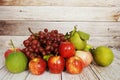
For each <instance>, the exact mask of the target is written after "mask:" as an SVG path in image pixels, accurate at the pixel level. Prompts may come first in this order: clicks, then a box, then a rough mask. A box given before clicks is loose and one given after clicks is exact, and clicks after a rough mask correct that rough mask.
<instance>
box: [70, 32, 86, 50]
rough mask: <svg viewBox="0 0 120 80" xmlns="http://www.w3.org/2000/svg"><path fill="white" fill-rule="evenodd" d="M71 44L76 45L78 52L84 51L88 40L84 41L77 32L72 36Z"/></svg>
mask: <svg viewBox="0 0 120 80" xmlns="http://www.w3.org/2000/svg"><path fill="white" fill-rule="evenodd" d="M70 42H71V43H73V44H74V46H75V48H76V49H77V50H83V49H84V48H85V47H86V40H82V39H81V38H80V36H79V34H78V32H77V31H75V32H74V33H72V35H71V36H70Z"/></svg>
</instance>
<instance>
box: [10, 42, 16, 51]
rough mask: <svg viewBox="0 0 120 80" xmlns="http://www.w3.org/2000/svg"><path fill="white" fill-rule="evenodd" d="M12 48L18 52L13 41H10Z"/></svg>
mask: <svg viewBox="0 0 120 80" xmlns="http://www.w3.org/2000/svg"><path fill="white" fill-rule="evenodd" d="M10 43H11V46H12V47H13V49H14V51H15V52H16V49H15V45H14V43H13V41H12V40H10Z"/></svg>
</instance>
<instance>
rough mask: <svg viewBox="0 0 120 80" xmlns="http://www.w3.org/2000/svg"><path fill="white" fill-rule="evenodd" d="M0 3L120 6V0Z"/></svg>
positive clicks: (12, 0) (8, 1) (14, 0)
mask: <svg viewBox="0 0 120 80" xmlns="http://www.w3.org/2000/svg"><path fill="white" fill-rule="evenodd" d="M0 5H39V6H120V0H87V1H85V0H1V1H0Z"/></svg>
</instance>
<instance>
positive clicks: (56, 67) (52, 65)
mask: <svg viewBox="0 0 120 80" xmlns="http://www.w3.org/2000/svg"><path fill="white" fill-rule="evenodd" d="M64 67H65V60H64V58H63V57H61V56H51V57H50V58H49V59H48V68H49V71H50V72H51V73H55V74H58V73H61V72H62V71H63V70H64Z"/></svg>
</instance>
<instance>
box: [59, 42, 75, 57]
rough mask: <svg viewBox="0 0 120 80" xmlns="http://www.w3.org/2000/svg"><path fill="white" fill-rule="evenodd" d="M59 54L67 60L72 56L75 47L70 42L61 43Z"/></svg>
mask: <svg viewBox="0 0 120 80" xmlns="http://www.w3.org/2000/svg"><path fill="white" fill-rule="evenodd" d="M59 54H60V55H61V56H62V57H64V58H69V57H72V56H74V54H75V47H74V45H73V44H72V43H71V42H68V41H66V42H62V43H61V44H60V46H59Z"/></svg>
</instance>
